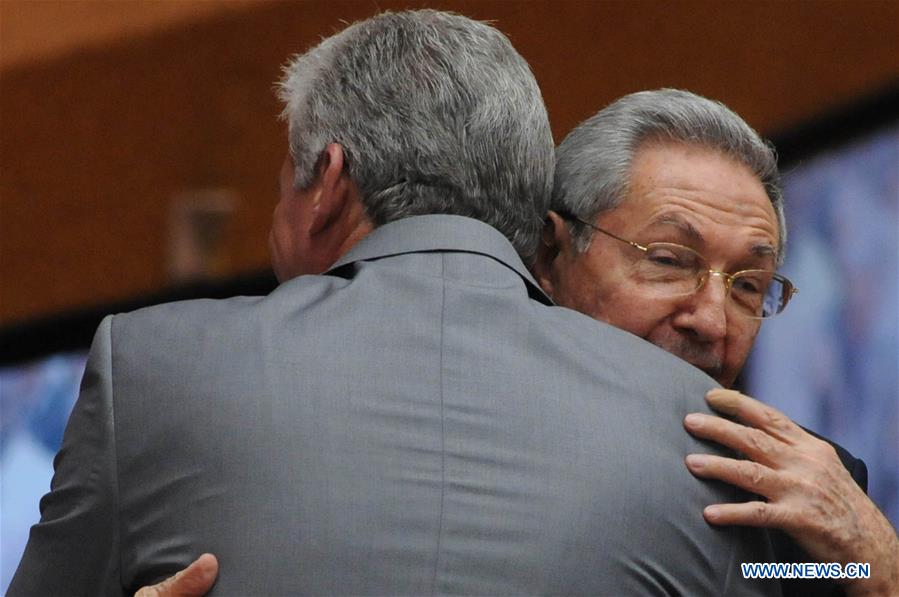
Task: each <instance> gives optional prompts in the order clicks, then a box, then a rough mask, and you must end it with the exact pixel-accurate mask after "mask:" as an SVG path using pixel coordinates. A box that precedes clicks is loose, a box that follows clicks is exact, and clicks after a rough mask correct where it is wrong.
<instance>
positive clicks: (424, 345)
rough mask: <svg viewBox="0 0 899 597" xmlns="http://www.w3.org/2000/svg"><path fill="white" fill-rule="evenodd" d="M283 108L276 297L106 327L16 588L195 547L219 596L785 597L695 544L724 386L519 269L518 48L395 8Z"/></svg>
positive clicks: (79, 582)
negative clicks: (572, 305)
mask: <svg viewBox="0 0 899 597" xmlns="http://www.w3.org/2000/svg"><path fill="white" fill-rule="evenodd" d="M281 93H282V97H283V99H284V100H285V103H286V108H285V116H286V118H287V120H288V123H289V137H290V142H289V153H288V156H287V158H286V159H285V161H284V165H283V167H282V169H281V176H280V183H281V193H280V194H281V197H280V201H279V203H278V204H277V206H276V208H275V213H274V217H273V225H272V232H271V238H270V243H271V249H272V257H273V263H274V266H275V270H276V272H277V275H278V277H279V279H280V280H281V281H282V284H281V286H279V287H278V288H277V289H276V290H275V291H274V292H273V293H272V294H270V295H269V296H267V297H261V298H236V299H232V300H227V301H193V302H188V303H175V304H170V305H162V306H159V307H154V308H150V309H145V310H142V311H138V312H135V313H131V314H126V315H117V316H115V317H110V318H107V319H106V320H104V322H103V323H102V324H101V326H100V328H99V330H98V332H97V335H96V337H95V341H94V346H93V349H92V353H91V357H90V359H89V363H88V367H87V371H86V373H85V379H84V383H83V386H82V393H81V396H80V398H79V400H78V404H77V405H76V407H75V410H74V411H73V415H72V418H71V420H70V424H69V427H68V429H67V431H66V436H65V439H64V442H63V447H62V450H61V452H60V454H59V456H58V458H57V461H56V472H55V475H54V480H53V484H52V490H51V493H50V494H48V495H47V496H46V497H45V498H44V500H43V501H42V517H41V522H40V523H39V524H38V525H36V526H35V527H34V528H33V529H32V534H31V537H30V541H29V544H28V546H27V548H26V552H25V555H24V557H23V560H22V562H21V564H20V566H19V569H18V571H17V573H16V576H15V577H14V579H13V581H12V584H11V586H10V589H9V595H13V596H15V595H24V594H39V595H49V594H69V595H71V594H90V595H99V594H108V595H118V594H123V593H127V592H129V591H132V590H133V589H134V588H136V587H138V586H140V585H142V584H147V583H150V582H155V581H156V580H158V579H160V578H163V577H164V576H166V575H168V574H170V573H171V572H172V571H174V570H177V569H180V568H182V567H184V566H185V565H186V564H187V563H188V562H189V561H190V559H191V558H192V556H193V555H195V554H197V553H201V552H203V551H210V552H213V553H215V554H216V555H217V556H218V558H219V559H220V561H221V563H222V574H221V576H220V578H219V580H218V585H217V587H216V590H217V591H218V593H219V594H238V595H263V594H276V595H283V594H294V593H306V594H315V595H324V594H341V595H345V594H445V593H478V594H513V593H535V592H536V593H548V594H572V593H585V594H620V593H655V594H763V593H770V591H771V590H775V591H776V590H777V588H778V586H777V584H776V583H772V582H771V581H763V580H749V579H744V578H743V577H742V576H741V575H739V573H738V566H739V563H740V562H742V561H766V560H767V559H770V558H771V557H772V553H771V550H770V543H769V541H768V535H767V532H766V531H764V530H759V529H745V528H738V527H731V528H726V529H714V528H712V527H710V526H709V525H707V524H706V523H705V521H704V520H703V519H702V516H701V513H700V509H701V505H702V504H705V503H713V502H722V501H727V500H730V499H733V498H734V491H732V490H730V489H728V488H726V487H722V486H721V485H720V484H716V483H700V482H697V481H696V480H695V479H694V478H693V477H692V476H691V475H690V474H689V472H688V471H687V470H686V469H684V468H683V466H682V460H683V458H684V457H685V456H686V454H688V453H690V452H698V451H701V450H703V444H701V443H700V442H699V441H698V440H695V439H694V438H692V437H690V436H689V435H687V434H685V433H683V430H682V429H681V428H680V421H681V419H682V418H683V416H685V415H686V414H687V413H689V412H691V411H694V410H702V409H705V410H706V411H707V412H710V411H708V409H707V408H705V405H704V404H703V402H702V399H701V397H702V395H703V394H704V393H705V392H706V391H707V390H708V389H709V388H711V387H712V385H713V384H712V382H711V380H710V379H709V378H708V377H706V376H705V375H703V374H701V373H700V372H699V371H696V370H695V369H694V368H693V367H690V366H689V365H688V364H686V363H684V362H682V361H680V360H678V359H676V358H674V357H672V356H671V355H669V354H666V353H665V352H664V351H661V350H659V349H658V348H656V347H654V346H652V345H651V344H648V343H646V342H643V341H642V340H640V339H638V338H635V337H633V336H632V335H630V334H626V333H624V332H622V331H620V330H616V329H614V328H613V327H611V326H607V325H605V324H598V323H596V322H594V321H591V320H590V319H588V318H586V317H584V316H583V315H580V314H578V313H575V312H573V311H570V310H567V309H559V308H555V307H552V306H551V303H550V301H549V299H548V298H547V297H546V296H545V294H544V293H543V292H542V291H541V290H540V288H539V287H538V286H537V284H536V282H535V281H534V280H533V278H532V277H531V275H530V274H529V273H528V271H527V270H526V268H525V263H528V262H531V261H532V260H533V256H534V254H535V252H536V249H537V245H538V244H539V239H540V234H541V226H542V220H543V215H544V214H545V213H546V210H547V208H548V200H549V195H550V191H551V186H552V170H553V156H552V139H551V135H550V130H549V123H548V120H547V116H546V111H545V108H544V106H543V103H542V99H541V97H540V92H539V90H538V88H537V85H536V82H535V81H534V78H533V76H532V75H531V73H530V71H529V69H528V67H527V65H526V63H525V62H524V60H523V59H522V58H521V57H520V56H519V55H518V54H517V53H516V52H515V51H514V49H513V48H512V46H511V45H510V44H509V42H508V40H507V39H506V38H505V37H503V36H502V35H501V34H500V33H499V32H498V31H496V30H495V29H493V28H491V27H489V26H487V25H484V24H481V23H476V22H473V21H471V20H468V19H465V18H463V17H460V16H454V15H448V14H445V13H439V12H434V11H421V12H409V13H399V14H385V15H380V16H378V17H374V18H372V19H369V20H367V21H363V22H361V23H357V24H355V25H352V26H350V27H348V28H347V29H345V30H344V31H343V32H341V33H339V34H337V35H335V36H333V37H331V38H328V39H326V40H325V41H323V42H322V43H321V44H319V45H318V46H317V47H315V48H313V49H312V50H311V51H309V52H308V53H306V54H304V55H303V56H301V57H299V58H297V59H296V60H294V61H293V62H292V63H291V64H290V65H289V67H288V69H287V76H286V78H285V80H284V81H283V83H282V85H281ZM325 270H327V273H326V274H325V275H309V274H320V272H323V271H325ZM635 365H637V366H635ZM717 454H718V455H719V456H720V457H726V456H727V455H728V454H731V452H730V451H728V450H724V449H721V450H718V451H717ZM737 493H741V492H737ZM672 495H676V496H677V499H675V500H671V499H670V496H672ZM744 499H746V496H744ZM210 560H211V559H210V558H208V557H205V558H203V559H201V560H200V561H199V562H198V563H197V566H196V567H195V568H193V569H191V571H198V576H199V577H200V580H201V581H203V580H208V579H209V578H211V576H212V574H213V573H214V571H215V565H214V562H210ZM194 578H195V577H194V576H192V575H191V574H190V571H189V574H187V575H184V576H182V577H181V579H194ZM170 588H171V587H170Z"/></svg>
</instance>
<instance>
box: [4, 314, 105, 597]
mask: <svg viewBox="0 0 899 597" xmlns="http://www.w3.org/2000/svg"><path fill="white" fill-rule="evenodd" d="M111 327H112V318H111V317H107V318H106V319H104V320H103V322H102V323H101V324H100V327H99V328H98V329H97V333H96V335H95V336H94V343H93V346H92V348H91V354H90V358H89V359H88V362H87V368H86V369H85V372H84V379H83V380H82V384H81V394H80V396H79V397H78V402H77V403H76V404H75V408H74V410H73V411H72V415H71V417H70V418H69V423H68V426H67V427H66V432H65V436H64V437H63V443H62V447H61V448H60V451H59V453H58V454H57V455H56V458H55V459H54V462H53V466H54V475H53V482H52V483H51V490H50V493H48V494H47V495H45V496H44V497H43V498H42V499H41V504H40V506H41V520H40V522H39V523H38V524H36V525H34V526H33V527H32V528H31V534H30V536H29V539H28V545H27V546H26V547H25V553H24V555H23V556H22V561H21V562H20V563H19V567H18V569H17V570H16V573H15V575H14V576H13V579H12V582H11V584H10V586H9V591H8V593H7V595H9V596H10V597H13V596H18V595H117V594H121V592H122V589H121V586H120V582H119V563H118V561H119V549H118V499H117V498H118V496H117V480H116V460H115V430H114V414H113V406H112V363H111V338H110V336H111Z"/></svg>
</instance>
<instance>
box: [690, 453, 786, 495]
mask: <svg viewBox="0 0 899 597" xmlns="http://www.w3.org/2000/svg"><path fill="white" fill-rule="evenodd" d="M686 464H687V468H688V469H689V470H690V472H691V473H693V474H694V475H696V476H697V477H701V478H703V479H716V480H718V481H724V482H725V483H729V484H731V485H736V486H737V487H739V488H741V489H745V490H746V491H748V492H750V493H756V494H759V495H763V496H765V497H766V498H768V499H777V498H778V497H779V496H780V495H781V493H782V491H783V489H784V482H783V479H782V478H781V477H780V476H779V474H778V473H777V472H776V471H773V470H771V469H770V468H768V467H767V466H763V465H761V464H758V463H756V462H750V461H748V460H734V459H732V458H722V457H721V456H713V455H711V454H690V455H689V456H687V458H686Z"/></svg>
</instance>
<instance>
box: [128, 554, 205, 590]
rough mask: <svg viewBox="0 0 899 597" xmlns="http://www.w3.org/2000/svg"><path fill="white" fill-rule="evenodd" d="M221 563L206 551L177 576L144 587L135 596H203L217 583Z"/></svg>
mask: <svg viewBox="0 0 899 597" xmlns="http://www.w3.org/2000/svg"><path fill="white" fill-rule="evenodd" d="M218 572H219V563H218V560H216V559H215V556H214V555H212V554H209V553H204V554H203V555H201V556H200V557H199V558H197V559H196V560H194V562H193V563H192V564H191V565H190V566H188V567H187V568H185V569H184V570H182V571H181V572H179V573H177V574H176V575H175V576H172V577H171V578H168V579H166V580H164V581H162V582H161V583H159V584H155V585H153V586H150V587H142V588H141V589H140V590H139V591H138V592H137V593H135V594H134V597H203V595H205V594H206V593H208V592H209V589H211V588H212V585H213V584H214V583H215V577H216V576H217V575H218Z"/></svg>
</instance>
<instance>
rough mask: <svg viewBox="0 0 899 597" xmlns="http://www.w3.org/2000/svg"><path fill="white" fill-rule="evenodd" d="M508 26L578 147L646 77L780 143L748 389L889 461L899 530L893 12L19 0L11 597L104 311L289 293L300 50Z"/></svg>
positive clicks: (13, 28)
mask: <svg viewBox="0 0 899 597" xmlns="http://www.w3.org/2000/svg"><path fill="white" fill-rule="evenodd" d="M421 6H428V7H433V8H441V9H449V10H453V11H456V12H459V13H462V14H465V15H467V16H470V17H473V18H476V19H481V20H490V21H492V22H493V23H494V24H495V26H497V27H498V28H499V29H500V30H502V31H503V32H505V33H506V34H507V35H508V36H509V37H510V38H511V40H512V43H513V44H514V45H515V46H516V48H518V50H519V51H520V52H521V53H522V55H524V57H525V58H526V59H527V60H528V61H529V62H530V64H531V66H532V68H533V70H534V73H535V75H536V77H537V80H538V82H539V83H540V86H541V88H542V89H543V93H544V97H545V99H546V103H547V107H548V109H549V114H550V118H551V120H552V123H553V132H554V135H555V137H556V140H557V141H559V140H561V139H562V137H564V135H565V134H566V133H567V132H568V131H569V130H570V129H571V128H572V127H573V126H574V125H575V124H577V123H578V122H580V121H581V120H583V119H584V118H586V117H588V116H590V115H592V114H593V113H595V112H596V111H597V110H598V109H599V108H601V107H603V106H604V105H606V104H608V103H609V102H610V101H612V100H614V99H615V98H617V97H619V96H621V95H624V94H626V93H629V92H632V91H638V90H641V89H651V88H658V87H679V88H684V89H689V90H691V91H694V92H697V93H700V94H702V95H706V96H708V97H711V98H715V99H719V100H721V101H723V102H724V103H726V104H727V105H729V106H730V107H731V108H733V109H734V110H735V111H736V112H738V113H739V114H740V115H742V116H743V117H744V118H745V119H746V120H747V121H748V122H749V123H750V124H751V125H753V126H754V127H755V128H756V129H757V130H759V131H760V132H761V133H762V134H763V135H765V136H768V137H771V138H773V139H774V140H775V142H776V143H777V144H778V148H779V150H780V153H781V165H782V167H783V169H784V171H785V173H786V175H787V178H786V189H787V202H788V217H789V220H788V221H789V226H790V229H791V243H790V252H789V253H788V260H787V265H786V268H785V269H786V270H787V271H786V273H787V275H788V276H790V277H791V278H792V279H793V280H794V281H795V282H796V283H797V285H798V286H799V288H800V289H801V293H800V294H799V295H798V296H797V298H796V299H795V302H794V303H793V304H792V305H791V306H790V308H789V309H788V310H787V312H786V313H785V314H784V315H783V316H781V317H779V318H777V319H775V320H773V321H771V322H766V323H765V326H764V329H763V332H762V335H761V336H760V339H759V342H758V345H757V348H756V351H755V354H754V356H753V360H752V363H751V366H750V368H749V370H748V372H747V375H746V376H745V378H744V380H743V384H744V387H746V388H747V389H748V391H750V392H751V393H753V394H754V395H756V396H758V397H759V398H762V399H764V400H766V401H768V402H770V403H772V404H775V405H776V406H778V407H779V408H781V409H783V410H785V411H786V412H787V413H788V414H789V415H791V416H792V417H794V418H796V420H798V421H799V422H800V423H802V424H804V425H806V426H808V427H810V428H811V429H814V430H815V431H818V432H819V433H822V434H825V435H828V436H829V437H832V438H833V439H835V440H837V441H838V442H840V443H842V444H843V445H844V446H845V447H846V448H848V449H849V450H850V451H851V452H853V453H854V454H855V455H856V456H859V457H862V458H863V459H864V460H865V461H866V462H867V463H868V466H869V468H870V476H871V490H870V493H871V495H872V497H873V498H874V499H875V501H877V502H878V504H880V506H881V508H883V509H884V510H885V511H886V512H887V514H888V515H889V516H890V518H891V520H892V521H893V523H894V525H895V524H897V522H899V415H897V404H899V346H897V338H899V296H897V284H899V282H897V281H899V266H897V261H899V243H897V234H899V3H896V2H892V1H887V2H876V1H867V2H860V3H849V2H826V1H817V2H795V3H788V2H780V1H777V2H764V1H752V2H697V1H683V2H677V3H670V2H657V1H644V2H640V1H636V2H589V1H588V2H560V1H546V2H541V1H533V2H516V1H512V0H508V1H478V2H462V1H453V2H450V1H446V2H437V1H432V2H427V3H424V2H393V1H386V0H378V1H374V0H365V1H355V2H350V1H339V0H309V1H306V2H271V1H262V0H252V1H247V0H230V1H227V2H214V1H202V2H194V1H167V2H162V1H159V2H145V1H140V0H131V1H128V2H124V1H122V2H96V1H77V0H75V1H65V2H62V1H25V2H23V1H16V0H4V1H3V2H2V3H0V341H2V344H0V350H2V355H0V356H2V359H0V432H2V434H0V484H2V495H0V498H2V501H0V539H2V544H0V565H2V566H0V591H5V588H6V586H7V584H8V582H9V580H10V578H11V574H12V572H13V570H14V569H15V566H16V564H17V563H18V559H19V557H20V554H21V550H22V548H23V546H24V542H25V540H26V539H27V532H28V527H29V525H30V524H32V523H33V522H35V521H36V520H37V518H38V509H37V502H38V499H39V497H40V495H42V494H43V493H44V492H46V491H47V490H48V488H49V479H50V476H51V475H52V457H53V454H54V453H55V451H56V449H57V448H58V445H59V441H60V438H61V434H62V430H63V428H64V425H65V421H66V418H67V416H68V412H69V409H70V408H71V404H72V403H73V401H74V398H75V396H76V395H77V386H78V382H79V380H80V376H81V371H82V369H83V366H84V358H85V354H86V353H85V351H86V349H87V346H88V345H89V343H90V339H91V336H92V333H93V329H94V327H96V325H97V323H98V322H99V318H100V317H101V316H102V315H103V314H106V313H110V312H116V311H122V310H128V309H131V308H135V307H138V306H141V305H145V304H152V303H155V302H161V301H166V300H175V299H179V298H188V297H196V296H228V295H233V294H258V293H264V292H267V291H268V290H270V289H271V288H272V287H273V286H274V279H273V277H272V275H271V272H270V271H269V269H268V253H267V235H268V226H269V220H270V216H271V210H272V208H273V207H274V203H275V199H276V193H277V190H276V177H277V173H278V170H279V167H280V164H281V160H282V159H283V155H284V152H285V149H286V143H285V130H284V126H283V124H282V123H280V122H279V121H278V119H277V115H278V114H279V112H280V106H279V105H278V103H277V101H276V99H275V96H274V93H273V83H274V82H275V81H276V80H277V79H278V77H279V75H280V66H281V65H282V64H283V63H284V61H285V60H286V58H287V57H288V56H290V55H291V54H294V53H297V52H302V51H303V50H305V49H306V48H307V47H309V46H310V45H312V44H314V43H316V42H317V41H318V40H319V39H320V38H322V37H323V36H327V35H330V34H331V33H333V32H335V31H337V30H338V29H340V28H342V26H343V25H344V24H345V23H346V22H352V21H354V20H357V19H360V18H365V17H367V16H370V15H372V14H374V13H375V12H377V11H379V10H387V9H401V8H409V7H421Z"/></svg>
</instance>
